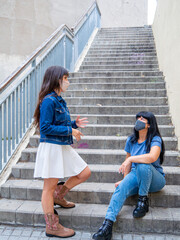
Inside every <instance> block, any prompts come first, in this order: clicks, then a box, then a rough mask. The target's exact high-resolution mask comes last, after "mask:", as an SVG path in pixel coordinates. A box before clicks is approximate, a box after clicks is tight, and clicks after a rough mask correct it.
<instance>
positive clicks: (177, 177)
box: [12, 162, 180, 185]
mask: <svg viewBox="0 0 180 240" xmlns="http://www.w3.org/2000/svg"><path fill="white" fill-rule="evenodd" d="M112 164H113V163H112ZM88 166H89V168H90V169H91V177H90V178H89V179H88V180H87V181H88V182H98V183H115V182H117V181H119V180H121V179H122V178H123V175H122V174H119V172H118V169H119V166H120V164H119V165H114V164H113V165H111V164H108V165H106V164H89V165H88ZM34 167H35V163H34V162H19V163H18V164H16V165H15V166H13V168H12V176H13V177H14V178H19V179H33V176H34ZM163 169H164V173H165V174H166V184H167V185H180V167H169V166H168V167H167V166H166V167H164V166H163Z"/></svg>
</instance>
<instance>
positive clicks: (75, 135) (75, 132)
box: [72, 128, 84, 141]
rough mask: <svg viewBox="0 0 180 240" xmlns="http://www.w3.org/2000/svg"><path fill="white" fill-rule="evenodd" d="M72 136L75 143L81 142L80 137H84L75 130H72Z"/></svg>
mask: <svg viewBox="0 0 180 240" xmlns="http://www.w3.org/2000/svg"><path fill="white" fill-rule="evenodd" d="M72 135H73V136H74V137H75V138H76V140H77V141H80V140H81V136H84V135H83V134H82V132H80V131H79V130H77V129H74V128H72Z"/></svg>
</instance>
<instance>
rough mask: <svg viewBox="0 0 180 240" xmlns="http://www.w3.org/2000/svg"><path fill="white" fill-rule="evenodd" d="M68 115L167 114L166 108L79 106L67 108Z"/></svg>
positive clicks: (167, 108) (167, 109)
mask: <svg viewBox="0 0 180 240" xmlns="http://www.w3.org/2000/svg"><path fill="white" fill-rule="evenodd" d="M68 108H69V110H70V113H74V114H80V115H81V114H107V115H109V114H110V115H111V114H113V115H114V114H115V115H116V114H123V115H124V114H127V115H129V114H134V116H135V115H136V114H137V113H138V112H140V111H150V112H153V113H154V114H155V115H156V114H159V115H165V114H168V113H169V107H168V106H162V105H159V106H150V105H149V106H142V105H141V106H120V107H119V106H100V105H97V106H89V105H86V106H79V105H71V106H68Z"/></svg>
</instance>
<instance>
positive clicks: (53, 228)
mask: <svg viewBox="0 0 180 240" xmlns="http://www.w3.org/2000/svg"><path fill="white" fill-rule="evenodd" d="M44 218H45V221H46V236H47V237H59V238H67V237H72V236H74V235H75V232H74V230H72V229H69V228H65V227H63V226H62V225H61V224H60V223H59V217H58V215H56V214H52V213H47V214H45V216H44Z"/></svg>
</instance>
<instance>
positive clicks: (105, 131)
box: [80, 123, 174, 137]
mask: <svg viewBox="0 0 180 240" xmlns="http://www.w3.org/2000/svg"><path fill="white" fill-rule="evenodd" d="M133 129H134V125H117V124H116V125H110V124H91V123H90V124H88V125H87V126H86V128H83V129H81V130H80V131H81V132H82V133H83V134H84V135H88V136H102V135H106V136H126V135H128V136H130V135H131V134H132V133H133ZM159 130H160V133H161V136H162V137H174V126H169V125H159Z"/></svg>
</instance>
